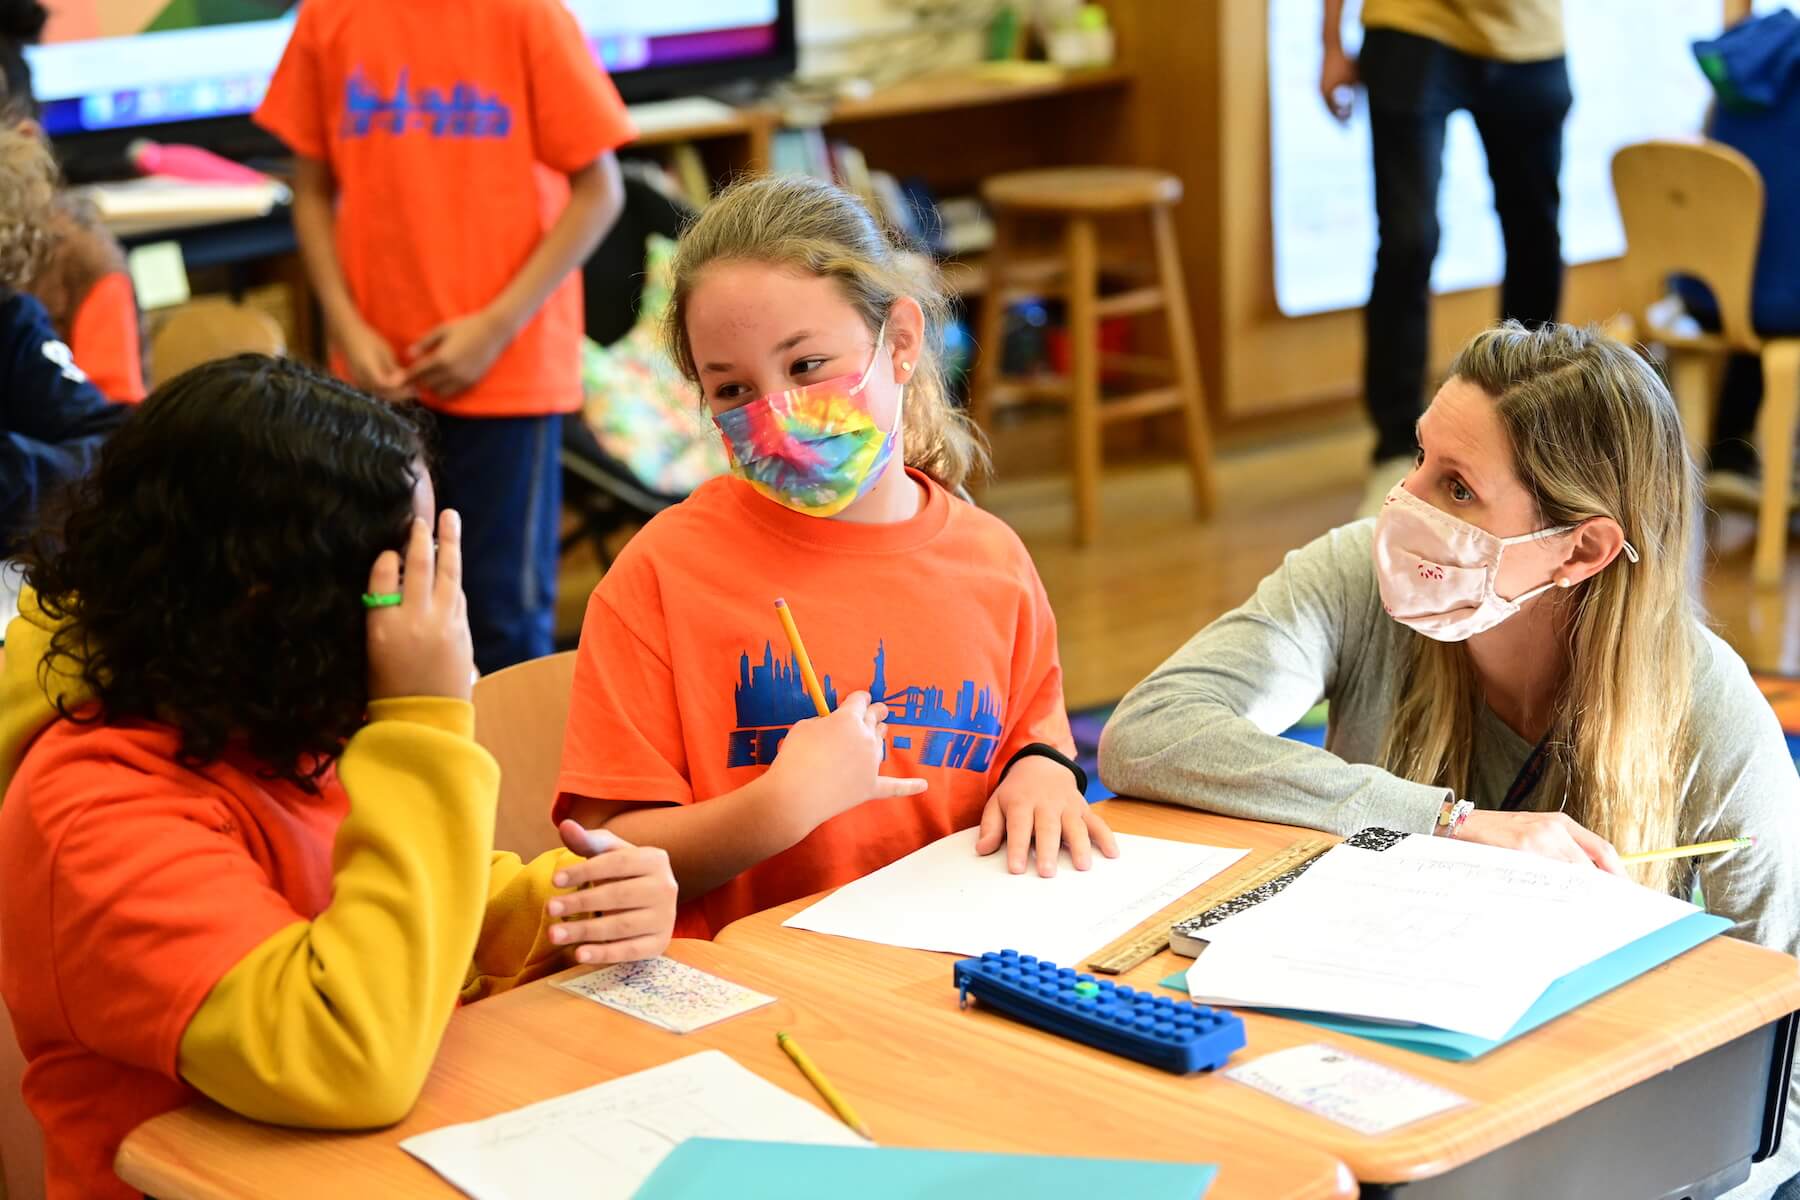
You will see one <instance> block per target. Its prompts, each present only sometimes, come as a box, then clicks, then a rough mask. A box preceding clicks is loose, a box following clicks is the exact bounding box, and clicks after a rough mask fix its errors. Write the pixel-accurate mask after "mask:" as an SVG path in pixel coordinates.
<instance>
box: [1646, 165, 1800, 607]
mask: <svg viewBox="0 0 1800 1200" xmlns="http://www.w3.org/2000/svg"><path fill="white" fill-rule="evenodd" d="M1612 175H1613V190H1614V192H1615V193H1617V196H1618V201H1619V216H1620V218H1621V219H1622V220H1623V222H1624V225H1625V242H1626V246H1625V257H1624V259H1623V260H1622V262H1621V264H1620V266H1621V271H1620V275H1621V286H1622V288H1623V289H1624V295H1623V304H1622V308H1623V311H1624V312H1625V314H1626V315H1627V316H1628V317H1629V318H1630V321H1631V322H1632V324H1633V326H1634V329H1635V336H1636V337H1637V338H1638V339H1639V340H1641V341H1644V342H1648V343H1655V344H1660V345H1661V346H1663V347H1664V348H1665V349H1666V351H1667V353H1668V359H1669V385H1670V390H1671V391H1672V392H1673V393H1674V395H1675V401H1676V403H1677V405H1678V406H1679V407H1680V410H1681V420H1682V425H1683V426H1684V427H1685V429H1686V432H1687V438H1688V445H1689V447H1690V449H1691V450H1692V452H1693V454H1694V459H1695V461H1696V462H1705V461H1706V450H1707V444H1708V441H1709V439H1710V436H1711V433H1712V425H1713V413H1714V410H1715V408H1716V407H1717V403H1718V387H1717V381H1718V367H1719V366H1720V365H1721V364H1722V363H1723V360H1724V358H1725V356H1726V355H1728V354H1734V353H1736V354H1755V355H1758V356H1759V357H1761V359H1762V367H1763V402H1762V408H1761V410H1760V411H1759V413H1758V414H1757V420H1756V441H1757V451H1758V454H1759V456H1760V457H1761V459H1762V499H1761V505H1760V508H1759V510H1758V513H1757V518H1756V551H1755V557H1754V560H1753V562H1752V565H1751V578H1752V579H1753V580H1754V581H1755V582H1756V584H1757V585H1759V586H1763V587H1770V586H1774V585H1775V584H1777V583H1779V582H1780V581H1781V574H1782V564H1783V560H1784V558H1785V556H1786V554H1787V530H1788V503H1789V500H1790V498H1791V497H1790V493H1791V491H1792V489H1793V468H1794V435H1795V429H1796V424H1797V423H1800V337H1782V338H1773V337H1772V338H1765V337H1762V336H1760V335H1759V334H1758V333H1757V332H1756V330H1755V329H1754V328H1753V327H1752V326H1751V324H1750V304H1751V289H1752V285H1753V284H1754V282H1755V277H1756V250H1757V244H1758V242H1759V240H1760V238H1761V236H1762V220H1763V183H1762V176H1761V175H1760V174H1759V173H1758V172H1757V169H1756V167H1755V165H1754V164H1752V163H1751V162H1750V160H1749V159H1747V158H1745V157H1744V156H1743V155H1742V154H1740V153H1738V152H1737V151H1736V150H1733V149H1732V148H1731V147H1729V146H1725V145H1722V144H1720V143H1718V142H1712V141H1706V140H1704V139H1689V140H1674V139H1671V140H1658V141H1649V142H1641V143H1638V144H1637V145H1633V146H1626V147H1624V148H1623V149H1621V150H1620V151H1619V152H1618V153H1617V154H1615V155H1613V160H1612ZM1671 275H1688V276H1692V277H1693V278H1695V279H1698V280H1700V281H1701V282H1702V283H1704V284H1705V285H1706V286H1707V287H1708V288H1710V289H1711V290H1712V294H1713V299H1714V300H1715V301H1716V302H1717V304H1718V308H1719V326H1720V327H1719V331H1718V332H1717V333H1694V332H1691V331H1681V330H1676V329H1670V328H1667V327H1664V326H1661V325H1658V324H1657V323H1656V322H1655V321H1653V320H1652V319H1651V316H1650V308H1651V306H1652V305H1653V304H1655V303H1656V302H1657V301H1658V300H1661V299H1662V298H1663V297H1664V296H1665V295H1666V294H1667V293H1668V288H1669V277H1670V276H1671Z"/></svg>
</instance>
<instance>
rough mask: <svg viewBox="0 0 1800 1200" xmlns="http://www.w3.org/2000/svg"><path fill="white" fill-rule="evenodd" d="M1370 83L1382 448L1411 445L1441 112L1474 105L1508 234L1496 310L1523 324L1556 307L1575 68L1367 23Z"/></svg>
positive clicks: (1373, 303) (1365, 67) (1371, 376)
mask: <svg viewBox="0 0 1800 1200" xmlns="http://www.w3.org/2000/svg"><path fill="white" fill-rule="evenodd" d="M1358 66H1359V69H1360V71H1361V74H1362V81H1363V85H1364V87H1366V88H1367V90H1368V94H1369V123H1370V128H1371V132H1372V134H1373V141H1374V151H1375V216H1376V222H1377V225H1378V228H1379V232H1380V245H1379V248H1378V249H1377V250H1376V253H1375V281H1374V285H1373V287H1372V288H1371V289H1370V291H1369V303H1368V307H1367V308H1366V309H1364V312H1363V318H1364V325H1365V333H1366V335H1367V346H1368V350H1367V358H1366V360H1365V362H1364V366H1363V394H1364V395H1365V396H1366V397H1367V401H1368V405H1369V418H1370V420H1372V421H1373V422H1374V424H1375V432H1376V442H1375V460H1376V461H1377V462H1380V461H1382V460H1384V459H1389V458H1395V457H1398V456H1401V455H1410V454H1412V452H1413V450H1414V448H1415V446H1416V445H1417V443H1416V442H1415V440H1414V437H1413V424H1414V422H1416V421H1417V420H1418V418H1419V413H1420V411H1421V405H1422V401H1423V399H1424V390H1425V369H1426V364H1427V358H1428V347H1429V344H1430V316H1431V308H1430V305H1431V262H1432V259H1434V258H1436V257H1437V250H1438V219H1437V206H1438V182H1439V180H1440V178H1441V177H1442V175H1443V169H1444V125H1445V122H1446V121H1448V119H1449V117H1450V114H1451V113H1453V112H1455V111H1456V110H1457V109H1468V110H1469V113H1470V115H1472V116H1473V117H1474V118H1475V128H1476V129H1477V130H1478V131H1479V132H1480V134H1481V144H1482V146H1483V148H1484V149H1485V150H1486V151H1487V160H1488V174H1489V176H1490V177H1492V179H1493V181H1494V207H1495V209H1496V210H1498V212H1499V214H1500V231H1501V234H1502V235H1503V237H1504V238H1505V242H1506V279H1505V282H1504V283H1503V284H1502V285H1501V291H1500V311H1501V315H1502V316H1505V317H1516V318H1517V319H1519V320H1521V321H1524V322H1526V323H1527V324H1540V323H1542V322H1545V321H1552V320H1555V319H1556V307H1557V302H1558V300H1559V299H1560V298H1561V293H1562V270H1563V267H1562V239H1561V237H1560V236H1559V234H1558V232H1557V228H1556V219H1557V210H1558V207H1559V205H1560V197H1561V194H1560V190H1559V188H1558V185H1557V173H1558V171H1560V170H1561V168H1562V133H1563V119H1564V118H1565V117H1566V116H1567V115H1568V112H1569V104H1570V95H1569V72H1568V68H1567V65H1566V64H1565V63H1564V61H1563V60H1562V59H1560V58H1553V59H1547V60H1545V61H1542V62H1529V63H1508V62H1496V61H1493V60H1491V59H1485V58H1476V57H1474V56H1472V55H1468V54H1464V53H1462V52H1461V51H1459V50H1452V49H1451V48H1450V47H1448V46H1445V45H1443V44H1442V43H1439V42H1435V41H1432V40H1431V39H1430V38H1423V37H1416V36H1414V35H1412V34H1410V33H1401V32H1399V31H1397V30H1392V29H1371V30H1369V31H1368V33H1367V34H1366V35H1365V36H1364V38H1363V45H1362V53H1361V55H1360V57H1359V59H1358Z"/></svg>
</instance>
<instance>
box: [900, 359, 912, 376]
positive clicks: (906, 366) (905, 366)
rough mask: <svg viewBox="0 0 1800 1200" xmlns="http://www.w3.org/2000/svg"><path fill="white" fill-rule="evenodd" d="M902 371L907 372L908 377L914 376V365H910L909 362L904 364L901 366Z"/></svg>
mask: <svg viewBox="0 0 1800 1200" xmlns="http://www.w3.org/2000/svg"><path fill="white" fill-rule="evenodd" d="M900 369H901V370H902V371H905V372H906V373H907V374H908V375H911V374H912V364H911V363H909V362H903V363H901V364H900Z"/></svg>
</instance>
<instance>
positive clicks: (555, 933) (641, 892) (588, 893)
mask: <svg viewBox="0 0 1800 1200" xmlns="http://www.w3.org/2000/svg"><path fill="white" fill-rule="evenodd" d="M556 831H557V832H558V833H560V834H561V835H562V840H563V845H565V846H567V847H568V848H569V849H570V850H573V851H574V852H575V853H576V854H579V855H581V856H582V857H583V858H584V859H586V861H585V862H581V863H577V864H575V865H574V866H571V867H565V868H563V869H562V870H560V871H558V872H557V873H556V878H555V879H554V880H552V882H553V883H555V884H556V886H557V887H559V888H572V889H575V890H574V891H572V892H570V893H569V894H567V895H562V896H558V897H556V898H555V899H553V900H551V901H550V902H549V903H548V904H547V905H545V911H546V912H547V913H549V914H550V917H551V919H552V920H561V924H557V925H552V926H551V927H550V940H551V941H553V942H555V943H557V944H558V945H562V946H573V947H575V955H574V958H575V961H576V962H583V963H617V962H635V961H636V960H638V959H640V958H655V957H656V956H657V955H659V954H661V953H662V952H663V951H664V950H667V949H668V948H669V935H670V933H671V932H672V931H673V930H674V928H675V899H676V891H677V890H676V887H675V873H674V872H673V871H672V870H670V869H669V855H668V852H667V851H664V850H660V849H658V848H657V847H655V846H633V845H632V844H631V843H630V842H627V841H626V840H625V839H623V838H621V837H619V836H618V835H617V834H614V833H609V832H607V831H606V830H604V829H596V830H588V829H583V828H582V827H581V825H580V823H578V822H576V821H564V822H563V823H562V824H560V825H558V826H557V827H556ZM565 917H567V918H571V919H569V920H562V918H565Z"/></svg>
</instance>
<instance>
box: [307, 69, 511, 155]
mask: <svg viewBox="0 0 1800 1200" xmlns="http://www.w3.org/2000/svg"><path fill="white" fill-rule="evenodd" d="M377 131H379V132H383V133H389V134H393V135H395V136H400V135H403V134H406V133H410V132H420V133H426V134H429V135H430V136H432V137H434V138H503V137H506V136H507V135H508V134H510V133H511V132H512V109H511V108H509V107H508V106H507V105H506V104H505V102H503V101H502V100H501V99H500V96H499V94H498V93H491V94H489V95H485V96H484V95H482V94H481V92H480V90H479V89H478V88H477V87H476V86H475V85H474V84H471V83H456V84H453V85H451V86H450V87H449V88H435V87H420V88H414V87H413V86H412V83H411V72H409V71H406V70H402V71H401V72H400V78H399V80H398V81H397V82H396V83H395V84H394V94H393V95H392V96H385V95H383V94H382V92H381V88H380V86H379V85H377V84H375V83H374V82H373V81H371V80H370V79H369V77H368V76H367V75H365V74H363V72H362V71H361V70H358V71H356V72H355V73H354V74H352V75H351V76H350V80H349V82H348V83H346V84H345V85H344V123H343V134H344V136H345V137H347V138H353V139H354V138H366V137H368V136H369V135H370V134H371V133H375V132H377Z"/></svg>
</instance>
